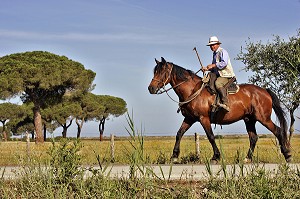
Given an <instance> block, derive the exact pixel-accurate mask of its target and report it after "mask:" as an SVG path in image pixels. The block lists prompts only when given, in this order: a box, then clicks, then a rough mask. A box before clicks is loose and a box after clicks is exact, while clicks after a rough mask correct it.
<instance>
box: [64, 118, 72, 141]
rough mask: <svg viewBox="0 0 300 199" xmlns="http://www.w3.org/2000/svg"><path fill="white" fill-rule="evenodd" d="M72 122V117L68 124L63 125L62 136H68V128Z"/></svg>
mask: <svg viewBox="0 0 300 199" xmlns="http://www.w3.org/2000/svg"><path fill="white" fill-rule="evenodd" d="M72 122H73V119H71V121H70V123H69V124H68V125H67V123H65V124H64V125H62V127H63V132H62V137H63V138H67V131H68V128H69V127H70V126H71V124H72Z"/></svg>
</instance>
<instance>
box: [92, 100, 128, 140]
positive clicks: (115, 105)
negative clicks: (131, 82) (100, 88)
mask: <svg viewBox="0 0 300 199" xmlns="http://www.w3.org/2000/svg"><path fill="white" fill-rule="evenodd" d="M95 97H96V101H97V102H98V103H99V105H101V106H103V107H104V109H103V110H102V111H101V112H99V114H98V116H97V117H96V120H97V121H99V133H100V141H102V139H103V133H104V126H105V121H106V120H108V119H109V117H110V116H112V117H119V116H120V115H123V114H124V113H125V112H126V111H127V108H126V102H125V101H124V100H123V99H122V98H119V97H113V96H109V95H96V96H95Z"/></svg>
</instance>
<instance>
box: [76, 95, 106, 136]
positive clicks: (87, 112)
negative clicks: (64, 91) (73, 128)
mask: <svg viewBox="0 0 300 199" xmlns="http://www.w3.org/2000/svg"><path fill="white" fill-rule="evenodd" d="M78 103H79V104H80V107H81V110H80V112H78V114H77V116H76V120H75V121H76V124H77V138H80V135H81V131H82V127H83V124H84V122H87V121H92V120H94V119H95V118H96V117H97V116H98V115H99V114H101V113H102V112H104V106H103V105H102V104H99V103H98V102H97V95H95V94H93V93H86V94H85V95H83V96H82V97H81V98H80V99H79V100H78Z"/></svg>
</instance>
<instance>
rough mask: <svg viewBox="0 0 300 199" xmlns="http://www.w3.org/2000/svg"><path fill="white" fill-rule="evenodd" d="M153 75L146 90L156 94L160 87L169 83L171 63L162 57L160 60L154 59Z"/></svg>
mask: <svg viewBox="0 0 300 199" xmlns="http://www.w3.org/2000/svg"><path fill="white" fill-rule="evenodd" d="M155 62H156V66H155V67H154V77H153V78H152V80H151V82H150V84H149V86H148V90H149V92H150V93H151V94H156V93H157V92H158V91H159V90H160V89H161V88H163V87H164V86H165V85H167V84H168V83H170V80H171V73H172V69H173V65H172V64H170V63H168V62H166V60H165V59H164V58H163V57H162V58H161V62H159V61H157V60H156V59H155Z"/></svg>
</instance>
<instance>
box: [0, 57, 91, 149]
mask: <svg viewBox="0 0 300 199" xmlns="http://www.w3.org/2000/svg"><path fill="white" fill-rule="evenodd" d="M0 71H1V73H0V97H1V98H2V99H7V98H12V97H15V96H20V97H21V99H22V101H23V102H24V103H27V102H32V103H33V105H34V107H33V113H34V126H35V131H36V141H37V142H38V143H42V142H43V141H44V139H43V134H42V117H41V108H44V107H47V106H48V105H50V104H56V103H58V102H60V100H61V98H62V96H63V95H64V94H65V93H66V91H71V92H73V93H79V94H81V93H82V92H85V91H88V90H89V89H90V88H91V86H92V81H93V80H94V77H95V73H94V72H93V71H91V70H86V69H84V66H83V65H82V64H80V63H78V62H75V61H72V60H70V59H68V58H67V57H65V56H58V55H55V54H52V53H49V52H43V51H33V52H25V53H16V54H11V55H7V56H4V57H1V58H0Z"/></svg>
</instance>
